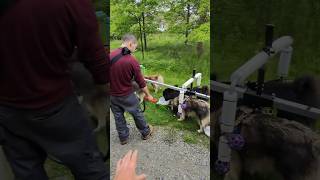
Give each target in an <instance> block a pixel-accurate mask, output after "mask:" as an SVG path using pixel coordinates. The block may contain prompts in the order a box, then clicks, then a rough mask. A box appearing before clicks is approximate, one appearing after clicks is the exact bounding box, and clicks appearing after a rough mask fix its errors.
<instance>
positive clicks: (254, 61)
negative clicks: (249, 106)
mask: <svg viewBox="0 0 320 180" xmlns="http://www.w3.org/2000/svg"><path fill="white" fill-rule="evenodd" d="M273 28H274V27H273V25H270V24H268V25H266V47H265V48H264V49H263V50H262V51H261V52H259V53H258V54H256V55H255V56H254V57H252V58H251V59H249V60H248V61H247V62H246V63H245V64H244V65H242V66H241V67H240V68H238V69H237V70H236V71H235V72H234V73H233V74H232V75H231V76H230V84H224V83H220V82H217V81H211V85H210V86H211V90H212V91H214V92H217V93H222V94H223V104H222V114H221V119H220V129H221V134H220V137H219V143H218V157H217V161H216V162H215V164H214V166H215V170H216V171H217V172H218V173H219V174H222V175H223V174H225V173H227V172H228V171H229V170H230V161H231V150H232V149H233V150H240V149H241V148H242V147H243V146H244V144H245V141H244V139H243V138H242V137H241V135H240V134H236V133H234V127H235V118H236V111H237V104H238V100H239V99H241V100H242V102H243V103H244V104H245V103H246V101H250V102H253V101H254V103H256V105H258V106H260V107H264V106H270V107H272V108H275V109H278V110H283V111H286V112H290V113H294V114H297V115H301V116H304V117H308V118H312V119H318V118H320V109H317V108H315V107H310V106H306V105H303V104H299V103H296V102H292V101H288V100H285V99H281V98H278V97H276V95H271V96H270V95H266V94H264V93H263V91H264V74H265V68H264V66H265V64H266V63H267V62H268V60H269V59H270V58H272V57H273V56H275V55H276V54H280V59H279V63H278V77H279V79H284V78H286V77H287V75H288V72H289V65H290V62H291V56H292V51H293V48H292V43H293V39H292V38H291V37H290V36H283V37H280V38H279V39H277V40H275V41H273ZM257 70H258V78H257V82H256V83H255V84H256V88H255V90H254V91H253V90H250V89H249V88H248V87H246V86H245V83H244V81H245V80H246V79H247V78H248V77H249V76H250V75H251V74H253V73H254V72H255V71H257Z"/></svg>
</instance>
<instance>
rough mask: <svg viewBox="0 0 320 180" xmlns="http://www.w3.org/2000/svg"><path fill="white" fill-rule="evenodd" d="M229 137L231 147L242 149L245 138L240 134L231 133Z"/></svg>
mask: <svg viewBox="0 0 320 180" xmlns="http://www.w3.org/2000/svg"><path fill="white" fill-rule="evenodd" d="M227 139H228V144H229V146H230V148H231V149H234V150H241V149H242V148H243V146H244V144H245V141H244V138H243V137H242V136H241V135H240V134H230V135H229V136H228V137H227Z"/></svg>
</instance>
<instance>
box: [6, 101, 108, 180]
mask: <svg viewBox="0 0 320 180" xmlns="http://www.w3.org/2000/svg"><path fill="white" fill-rule="evenodd" d="M0 143H2V146H3V150H4V153H5V155H6V157H7V160H8V161H9V163H10V165H11V167H12V170H13V172H14V174H15V178H16V179H17V180H46V179H48V177H47V174H46V172H45V170H44V167H43V164H44V162H45V160H46V158H47V156H48V155H50V156H52V157H54V158H56V159H58V160H60V161H61V162H62V164H64V165H65V166H67V167H68V168H69V169H70V170H71V172H72V174H73V175H74V176H75V179H77V180H106V179H109V177H110V176H109V174H108V171H107V169H106V166H105V164H104V162H103V156H102V154H101V153H100V152H99V150H98V147H97V144H96V141H95V137H94V134H93V132H92V128H90V126H89V121H88V115H87V114H86V113H85V111H84V109H83V108H82V106H81V105H80V104H79V102H78V99H77V97H76V96H70V97H67V98H66V99H65V100H64V101H63V102H62V103H60V104H58V105H55V106H54V107H52V108H49V109H46V110H40V111H39V110H38V111H36V110H22V109H15V108H11V107H5V106H0Z"/></svg>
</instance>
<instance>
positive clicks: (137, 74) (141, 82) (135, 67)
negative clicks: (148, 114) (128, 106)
mask: <svg viewBox="0 0 320 180" xmlns="http://www.w3.org/2000/svg"><path fill="white" fill-rule="evenodd" d="M133 71H134V78H135V79H134V80H135V81H136V82H137V84H138V85H139V87H140V88H141V90H142V91H143V92H144V93H145V94H146V98H148V99H153V97H152V96H151V94H150V92H149V90H148V87H147V84H146V81H145V80H144V77H143V75H142V73H141V69H140V64H139V63H138V62H137V61H135V60H134V61H133Z"/></svg>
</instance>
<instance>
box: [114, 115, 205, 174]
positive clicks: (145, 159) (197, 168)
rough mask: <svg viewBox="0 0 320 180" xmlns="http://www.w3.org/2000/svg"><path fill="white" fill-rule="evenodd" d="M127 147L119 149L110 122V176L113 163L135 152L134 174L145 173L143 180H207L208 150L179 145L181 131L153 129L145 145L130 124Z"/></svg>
mask: <svg viewBox="0 0 320 180" xmlns="http://www.w3.org/2000/svg"><path fill="white" fill-rule="evenodd" d="M128 121H129V122H128V126H129V129H130V137H129V143H128V144H126V145H120V143H119V138H118V134H117V131H116V129H115V122H114V120H111V122H110V130H111V137H110V145H111V175H112V177H114V172H115V167H116V163H117V161H118V160H119V159H120V158H121V157H122V156H123V155H125V154H126V153H127V152H128V151H129V150H130V149H132V150H134V149H137V150H138V152H139V153H138V156H139V157H138V165H137V166H138V167H137V172H138V174H141V173H145V174H146V175H147V179H148V180H151V179H159V180H171V179H176V180H187V179H188V180H189V179H190V180H209V179H210V150H209V149H208V148H207V147H205V146H203V145H200V144H187V143H185V142H184V141H183V138H182V137H183V134H184V132H183V131H178V130H176V129H170V128H166V127H159V126H156V127H155V129H156V130H155V134H154V135H153V136H152V137H151V138H150V139H149V140H146V141H143V140H142V139H141V135H140V132H139V131H138V130H137V128H136V127H135V124H134V122H132V120H128Z"/></svg>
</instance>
